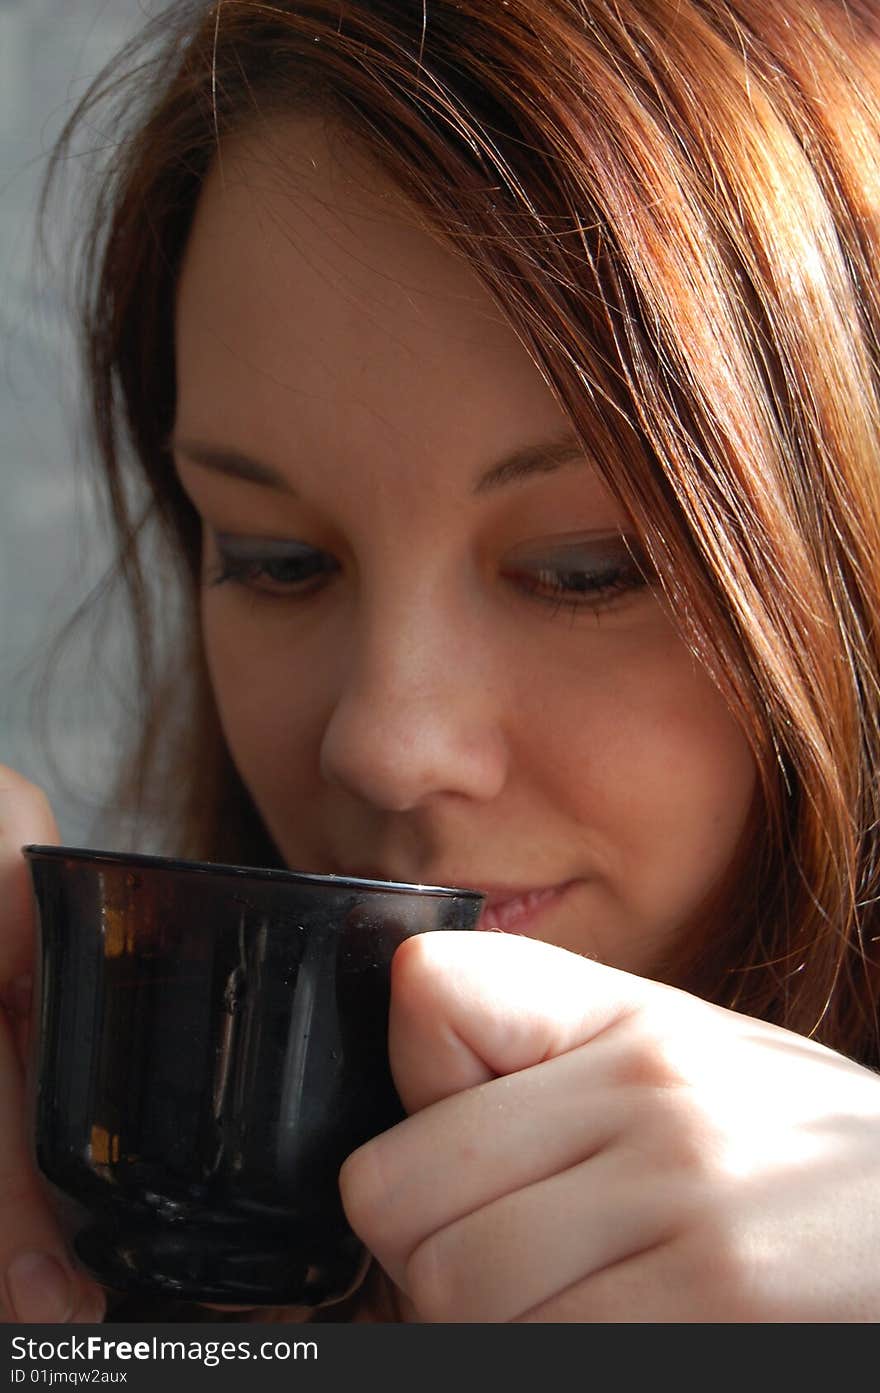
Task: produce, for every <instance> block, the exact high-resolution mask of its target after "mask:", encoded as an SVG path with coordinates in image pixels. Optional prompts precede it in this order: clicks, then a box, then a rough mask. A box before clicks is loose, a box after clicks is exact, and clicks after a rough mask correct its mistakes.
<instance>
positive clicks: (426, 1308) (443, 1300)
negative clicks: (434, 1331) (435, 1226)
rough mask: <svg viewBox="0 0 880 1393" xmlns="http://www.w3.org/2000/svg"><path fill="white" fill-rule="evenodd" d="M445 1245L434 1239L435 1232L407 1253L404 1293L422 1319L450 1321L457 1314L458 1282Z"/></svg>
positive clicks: (435, 1237)
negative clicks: (408, 1254) (407, 1295)
mask: <svg viewBox="0 0 880 1393" xmlns="http://www.w3.org/2000/svg"><path fill="white" fill-rule="evenodd" d="M446 1247H447V1245H445V1244H441V1243H440V1242H439V1241H438V1237H437V1235H433V1236H432V1237H430V1238H426V1239H425V1240H424V1242H423V1243H420V1244H419V1246H418V1247H417V1248H416V1249H415V1251H414V1252H413V1253H412V1254H411V1256H410V1258H409V1261H408V1262H407V1265H406V1286H407V1292H408V1294H409V1297H410V1300H411V1301H412V1303H413V1305H414V1306H415V1308H416V1310H417V1311H418V1313H419V1317H420V1319H421V1320H423V1321H428V1322H437V1323H439V1322H444V1321H451V1320H454V1319H455V1318H456V1315H457V1308H456V1292H457V1290H458V1285H459V1284H458V1283H457V1281H456V1279H455V1270H454V1265H453V1263H451V1262H450V1261H449V1253H448V1252H446V1251H445V1249H446ZM441 1248H443V1249H444V1251H443V1252H441Z"/></svg>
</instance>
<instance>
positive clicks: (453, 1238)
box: [402, 1147, 693, 1323]
mask: <svg viewBox="0 0 880 1393" xmlns="http://www.w3.org/2000/svg"><path fill="white" fill-rule="evenodd" d="M692 1204H693V1197H689V1198H688V1197H686V1195H685V1193H684V1191H683V1190H682V1187H681V1186H678V1185H675V1184H674V1183H668V1182H665V1183H664V1182H662V1181H661V1182H658V1183H654V1184H645V1176H644V1161H643V1158H641V1157H639V1156H635V1155H633V1154H629V1155H627V1153H625V1152H624V1153H621V1150H620V1148H617V1147H609V1148H607V1149H606V1150H604V1151H602V1152H601V1153H599V1154H598V1155H597V1156H594V1157H592V1158H591V1159H590V1160H588V1161H585V1162H582V1163H581V1164H579V1165H576V1166H572V1167H570V1168H569V1169H568V1170H565V1171H561V1172H559V1173H557V1174H555V1175H551V1176H548V1177H547V1178H546V1179H544V1180H542V1181H539V1182H538V1183H536V1184H534V1185H529V1186H526V1187H525V1188H523V1189H519V1190H515V1191H513V1192H512V1193H510V1194H506V1195H504V1196H502V1197H501V1198H500V1199H498V1200H495V1201H494V1202H493V1203H491V1204H488V1205H485V1206H483V1207H482V1208H480V1209H478V1210H476V1211H475V1212H474V1213H473V1214H469V1215H467V1216H465V1217H464V1218H462V1219H459V1220H457V1221H456V1222H455V1223H452V1224H448V1225H446V1226H445V1227H444V1228H441V1229H439V1230H438V1231H437V1232H436V1233H434V1234H432V1235H431V1237H430V1238H429V1239H427V1240H426V1241H425V1242H424V1243H422V1244H421V1245H420V1246H419V1247H418V1248H416V1249H415V1251H414V1252H413V1254H412V1255H411V1257H410V1259H409V1262H408V1263H407V1265H406V1271H405V1274H404V1279H403V1282H402V1286H403V1289H404V1290H405V1291H406V1293H407V1295H408V1296H409V1297H410V1299H411V1300H412V1302H413V1304H414V1305H415V1307H416V1309H417V1311H418V1312H419V1315H420V1317H421V1318H422V1319H423V1320H429V1321H444V1322H459V1321H468V1322H471V1321H479V1322H488V1323H494V1322H498V1321H512V1320H516V1319H518V1318H520V1317H522V1316H524V1315H525V1314H526V1313H527V1312H529V1311H530V1310H533V1309H536V1308H539V1307H546V1305H547V1303H548V1302H550V1301H551V1300H552V1299H553V1298H555V1297H560V1296H561V1295H562V1294H563V1293H564V1292H566V1291H567V1290H569V1289H570V1288H572V1287H574V1286H577V1285H578V1284H580V1283H582V1282H583V1281H584V1280H585V1279H588V1278H590V1277H592V1276H593V1274H594V1273H597V1272H601V1271H603V1270H605V1269H606V1268H608V1267H610V1266H614V1265H616V1264H618V1263H620V1262H622V1261H623V1260H625V1259H627V1258H630V1257H632V1256H634V1255H635V1254H643V1253H645V1252H646V1251H651V1250H654V1249H659V1248H660V1247H661V1246H664V1247H665V1246H666V1245H668V1244H669V1243H671V1242H673V1241H674V1240H675V1238H676V1236H677V1235H678V1232H679V1231H680V1230H681V1229H682V1228H683V1226H684V1223H685V1220H686V1215H687V1213H688V1212H689V1210H690V1208H692Z"/></svg>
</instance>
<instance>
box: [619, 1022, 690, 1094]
mask: <svg viewBox="0 0 880 1393" xmlns="http://www.w3.org/2000/svg"><path fill="white" fill-rule="evenodd" d="M627 1035H628V1038H627V1039H626V1041H625V1048H624V1049H623V1050H621V1051H620V1053H619V1057H618V1060H617V1063H616V1066H615V1082H616V1083H617V1084H619V1085H621V1086H623V1087H633V1088H638V1089H661V1090H666V1089H675V1088H681V1087H684V1086H686V1085H687V1084H688V1082H689V1071H688V1066H687V1061H686V1058H685V1057H684V1054H685V1051H683V1050H682V1045H681V1042H680V1039H679V1037H678V1036H677V1035H676V1034H675V1032H674V1031H670V1030H669V1029H668V1028H665V1027H664V1026H663V1024H662V1023H660V1022H655V1021H654V1020H653V1019H651V1018H649V1017H648V1016H647V1014H646V1013H644V1012H640V1013H638V1015H636V1016H633V1017H631V1018H630V1020H629V1022H628V1024H627Z"/></svg>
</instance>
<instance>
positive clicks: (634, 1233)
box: [0, 0, 880, 1322]
mask: <svg viewBox="0 0 880 1393" xmlns="http://www.w3.org/2000/svg"><path fill="white" fill-rule="evenodd" d="M179 8H180V7H179V6H176V7H175V11H174V12H175V15H177V14H178V12H179ZM171 23H172V20H171V19H170V18H167V19H162V20H161V21H160V22H159V23H158V26H157V28H158V31H159V32H160V33H161V34H162V35H164V36H165V38H166V43H165V46H164V47H163V49H162V52H161V54H160V56H159V59H158V60H157V66H156V67H155V68H140V69H139V76H138V79H137V81H135V78H134V76H132V75H129V76H128V77H126V78H120V77H119V76H118V74H116V73H114V74H113V75H111V77H110V78H109V79H108V81H107V83H106V84H105V90H104V91H103V93H102V92H101V91H100V90H98V91H97V92H96V93H94V94H93V95H92V97H91V98H89V99H88V100H87V103H86V105H85V108H84V110H85V111H88V112H90V113H92V111H93V106H94V104H95V103H97V101H98V99H99V98H100V97H101V96H102V95H103V96H104V97H108V96H113V95H115V94H118V93H119V92H122V93H123V94H124V95H125V96H126V100H127V99H128V94H131V93H133V94H134V96H135V98H136V99H137V101H138V102H146V106H143V105H135V107H134V108H133V110H132V112H131V113H130V114H129V120H130V122H131V126H130V129H131V132H132V133H131V136H130V137H129V138H127V139H124V140H123V141H121V142H120V144H119V153H118V155H117V156H116V158H115V160H114V162H113V165H112V167H111V168H110V170H109V173H108V176H107V182H106V184H105V185H104V189H103V193H102V195H101V197H100V199H99V205H98V212H97V220H96V223H95V227H94V230H93V231H92V232H91V233H90V238H89V242H88V244H87V245H88V246H89V248H90V260H89V262H88V263H87V265H86V276H85V280H84V287H85V291H86V296H85V324H86V330H87V344H88V353H89V365H90V372H91V380H92V384H93V403H94V415H95V421H96V425H97V434H98V441H99V444H100V448H101V455H102V459H103V462H104V466H105V470H106V474H107V478H108V480H109V487H110V495H111V499H112V501H113V504H114V507H115V514H116V518H117V524H118V527H119V531H120V537H121V541H122V567H123V571H124V574H125V577H126V579H127V580H128V582H129V585H130V591H131V595H132V598H133V600H134V603H135V612H136V615H137V621H138V630H139V634H140V637H141V642H142V649H141V651H142V663H143V672H142V676H143V681H144V683H145V690H147V691H148V692H149V693H150V696H151V704H150V708H149V719H148V720H147V722H146V725H145V731H144V737H143V743H142V747H141V751H140V757H139V760H138V763H137V769H136V777H135V778H134V779H133V783H134V785H135V786H136V788H137V790H139V791H140V793H141V795H142V796H143V791H144V790H146V789H149V788H151V787H153V788H154V787H156V786H157V785H156V783H155V782H153V783H151V779H152V780H153V781H155V780H157V779H158V780H161V797H162V800H163V808H164V810H165V812H166V815H167V816H168V818H169V822H168V826H169V848H171V849H173V850H175V851H176V852H179V853H183V852H187V853H190V854H195V855H199V856H210V857H215V858H217V859H222V860H230V859H235V860H238V861H256V862H258V863H263V864H271V863H272V862H273V861H274V862H275V863H281V864H288V865H293V866H297V867H300V868H303V869H308V870H315V871H323V872H328V871H330V872H340V873H360V874H370V875H381V876H390V877H395V878H404V879H417V880H423V881H427V880H430V881H435V882H438V881H439V882H441V883H456V882H457V883H463V884H468V885H473V886H477V887H480V888H483V889H484V890H485V891H486V892H487V895H488V901H489V903H488V909H487V912H486V918H485V927H487V928H496V929H500V930H501V931H502V932H500V933H489V934H480V935H465V936H458V935H429V936H425V937H424V938H421V939H418V938H417V939H415V940H412V941H411V942H410V943H408V944H406V945H404V948H402V949H401V950H400V951H399V953H398V955H397V957H396V959H395V970H394V984H393V996H392V1014H391V1026H390V1042H389V1047H390V1053H391V1059H392V1066H393V1068H394V1071H395V1077H396V1081H397V1083H398V1087H399V1090H400V1092H401V1095H402V1097H403V1100H404V1103H405V1105H406V1107H407V1111H408V1112H409V1113H410V1116H409V1117H408V1118H407V1120H406V1121H405V1122H404V1123H402V1124H401V1125H400V1126H399V1127H397V1128H394V1129H392V1130H391V1131H390V1132H388V1133H385V1134H384V1135H383V1136H382V1137H380V1138H377V1139H376V1140H375V1141H373V1142H371V1143H369V1144H368V1145H367V1146H366V1147H364V1148H362V1149H361V1151H359V1152H358V1153H356V1154H355V1155H354V1156H353V1157H352V1158H350V1160H349V1161H348V1162H347V1163H346V1166H345V1167H344V1168H343V1172H342V1175H341V1180H340V1183H341V1186H342V1193H343V1198H344V1201H345V1204H346V1207H347V1210H348V1213H349V1217H350V1219H351V1222H352V1224H353V1226H354V1227H355V1229H356V1230H357V1231H358V1232H359V1233H360V1234H361V1236H362V1237H363V1238H364V1241H365V1242H366V1244H367V1246H368V1247H369V1248H370V1250H371V1251H372V1252H373V1253H374V1254H375V1256H376V1258H377V1267H376V1269H375V1272H376V1274H377V1279H376V1280H375V1281H374V1283H373V1286H372V1288H370V1289H365V1291H364V1292H363V1293H362V1294H361V1295H360V1298H359V1299H356V1300H355V1301H354V1302H353V1303H352V1305H351V1306H350V1307H348V1308H346V1311H345V1317H346V1318H351V1319H412V1320H463V1319H467V1320H478V1321H506V1320H538V1321H547V1320H549V1321H556V1320H566V1321H588V1322H595V1321H607V1320H633V1319H635V1320H649V1321H656V1320H661V1321H701V1320H712V1321H715V1320H733V1321H752V1320H797V1321H804V1320H806V1321H824V1320H847V1321H848V1320H872V1319H876V1318H877V1316H878V1314H880V1260H878V1257H877V1252H878V1243H877V1237H878V1234H877V1232H876V1230H877V1228H878V1227H880V1220H878V1219H877V1218H876V1217H875V1216H876V1215H877V1207H876V1202H875V1197H876V1193H877V1185H878V1182H880V1084H878V1081H877V1078H876V1076H875V1074H874V1073H873V1072H872V1070H873V1069H875V1068H876V1067H877V1064H878V1062H880V1059H878V1035H877V1000H878V968H877V961H876V950H875V946H874V944H875V939H876V936H877V932H878V931H877V927H876V925H877V910H876V900H877V864H878V854H877V853H878V846H877V828H878V810H877V779H876V770H877V767H878V759H877V746H878V667H880V665H878V641H877V633H876V621H875V618H874V616H875V615H876V614H877V613H880V593H878V592H880V577H878V568H877V561H876V557H877V555H878V549H880V487H878V477H880V476H878V463H880V405H878V377H877V363H878V347H880V305H878V290H877V287H878V285H880V276H878V271H880V267H878V260H880V258H878V243H877V228H878V221H877V219H878V212H880V161H878V150H880V142H878V135H880V20H878V16H877V13H876V10H875V7H874V6H873V5H871V4H869V3H868V2H867V0H862V3H855V4H854V3H848V4H843V3H842V2H841V3H837V0H777V3H775V4H774V5H773V6H767V5H765V4H764V0H733V3H722V2H721V0H668V3H667V0H628V3H627V0H621V3H616V4H610V3H604V0H503V3H498V0H467V3H461V4H459V3H456V4H452V3H439V0H438V3H434V4H433V5H426V6H420V5H414V4H409V3H401V2H400V0H374V3H367V0H362V2H361V3H357V2H355V0H352V2H349V0H346V3H344V4H342V3H340V0H303V3H299V2H298V0H285V3H283V4H279V5H276V6H274V7H272V8H268V7H265V6H261V5H257V4H254V3H249V0H227V3H224V4H217V5H215V6H213V7H212V8H211V9H210V10H206V9H205V7H204V6H202V5H198V6H196V7H194V8H190V9H189V10H187V12H186V13H185V14H184V15H183V17H182V18H181V19H180V21H179V27H177V28H175V29H174V31H173V33H172V32H171V31H170V26H171ZM174 23H175V25H177V24H178V21H177V20H175V21H174ZM82 115H83V113H82V112H81V113H80V119H81V117H82ZM90 119H91V120H94V116H93V115H91V116H90ZM116 119H117V118H115V117H114V125H113V132H114V138H115V137H116V135H117V125H116ZM129 453H130V454H131V455H132V456H133V461H132V463H133V477H134V479H135V480H136V481H139V483H138V482H136V483H132V478H131V477H130V472H131V471H130V470H129V464H128V462H127V460H126V458H125V457H126V456H127V455H128V454H129ZM138 488H140V493H138ZM144 500H145V503H146V507H147V509H148V513H149V515H150V516H152V517H154V518H155V519H156V520H158V522H159V524H160V528H161V532H162V536H163V537H164V540H165V542H166V544H167V546H168V555H169V557H170V558H172V559H173V561H174V562H175V564H177V570H178V575H179V577H180V579H181V582H182V587H183V590H184V593H185V594H186V596H187V597H188V600H189V605H190V608H189V614H190V620H189V622H190V629H189V633H188V636H187V635H184V636H182V637H181V641H180V644H179V645H178V647H177V649H176V650H175V664H176V666H175V670H174V676H175V680H176V686H175V688H174V690H175V691H179V683H180V677H181V664H182V661H183V660H182V658H181V654H185V655H186V661H187V663H188V665H189V672H190V675H191V678H192V685H191V692H192V696H191V701H190V703H189V705H188V706H187V707H186V709H185V710H184V709H183V708H182V706H181V704H180V702H179V701H178V702H177V704H176V705H172V704H170V703H169V701H168V700H167V698H165V699H164V704H163V697H162V680H161V674H160V673H159V672H158V670H157V667H156V662H155V653H156V651H157V649H158V640H157V639H156V633H157V623H156V616H151V613H150V605H149V597H150V593H151V591H150V583H148V581H149V582H151V580H152V577H153V576H154V575H155V574H157V572H158V573H159V574H164V573H162V572H161V571H159V565H160V563H159V562H157V560H156V558H155V553H154V554H153V555H152V559H151V561H150V567H151V568H152V569H151V573H150V576H149V577H145V574H144V570H143V569H140V568H139V566H138V562H137V550H136V547H137V543H138V541H139V538H140V536H141V534H142V532H143V530H144V529H143V527H141V526H140V525H139V514H138V508H139V507H141V506H144ZM180 563H182V565H181V564H180ZM170 574H171V573H170V567H169V576H168V581H167V584H165V583H164V582H163V585H162V587H160V594H159V597H158V603H159V604H160V605H167V603H168V597H169V593H170V584H171V580H170ZM160 737H161V738H160ZM169 786H173V788H174V790H175V797H176V798H177V804H176V807H174V808H172V806H171V803H172V799H171V797H170V796H169V792H168V790H169ZM4 798H5V801H6V805H7V813H6V815H5V817H4V822H3V827H4V834H3V835H4V841H3V846H4V853H3V854H4V857H5V871H4V874H5V877H6V880H7V883H8V884H9V885H10V886H11V887H14V893H15V895H16V896H17V897H18V899H17V901H16V903H17V904H18V905H19V906H20V908H19V909H18V911H17V912H14V913H12V914H11V915H8V916H7V923H6V925H5V927H4V934H3V939H2V942H3V951H4V960H3V979H4V980H5V981H9V982H12V981H13V980H15V979H16V978H17V977H18V976H20V975H21V974H22V973H25V972H26V971H27V964H28V956H29V942H30V938H29V935H30V928H29V921H28V915H27V913H26V910H25V907H24V906H25V905H26V895H25V880H24V874H23V869H22V866H21V863H20V860H19V858H18V854H17V848H18V846H19V845H20V844H21V843H22V842H25V841H40V840H43V841H45V840H49V839H50V838H51V836H52V830H53V829H52V825H51V821H50V814H49V813H48V812H47V811H46V809H45V807H44V804H43V803H42V802H41V800H40V798H39V795H37V794H36V793H35V792H34V791H33V790H31V789H29V788H28V787H26V786H24V785H23V784H22V783H21V781H19V780H18V779H17V778H16V777H15V776H13V775H12V774H10V775H9V779H8V783H7V787H6V791H5V794H4ZM173 812H177V813H178V814H179V820H178V823H177V824H174V823H173V821H172V820H171V814H172V813H173ZM429 940H430V941H429ZM7 1005H8V1012H9V1014H10V1016H11V1015H12V1014H13V1012H14V1007H13V1002H12V994H11V992H10V993H9V994H8V997H7ZM10 1028H11V1026H10ZM2 1077H3V1080H4V1084H3V1087H4V1098H3V1103H2V1106H3V1114H2V1115H3V1118H4V1122H3V1125H2V1126H0V1134H2V1135H3V1136H4V1137H5V1138H7V1140H6V1141H5V1142H4V1146H5V1147H6V1152H7V1154H6V1157H5V1161H4V1166H3V1173H4V1175H5V1176H6V1177H8V1181H7V1184H6V1186H5V1187H4V1194H5V1195H7V1196H8V1197H9V1202H8V1207H9V1210H10V1212H9V1214H8V1215H4V1222H3V1224H2V1225H0V1234H2V1235H3V1237H2V1250H3V1251H2V1259H3V1264H4V1270H5V1271H6V1273H7V1276H6V1279H5V1287H4V1298H5V1301H6V1304H7V1309H8V1310H9V1311H10V1318H16V1319H47V1320H53V1319H80V1320H82V1319H94V1318H95V1313H96V1311H97V1310H100V1309H103V1300H104V1298H103V1296H102V1295H101V1293H100V1292H98V1290H97V1289H96V1288H95V1287H94V1286H92V1285H90V1284H89V1283H87V1282H86V1281H85V1280H84V1279H83V1278H81V1277H80V1276H79V1275H76V1274H73V1273H72V1272H71V1270H70V1268H69V1267H68V1266H67V1264H66V1260H65V1259H64V1258H63V1255H62V1253H61V1249H60V1245H59V1240H58V1238H57V1235H56V1234H55V1233H54V1231H53V1230H52V1228H51V1225H50V1221H49V1219H48V1217H47V1215H46V1213H45V1210H44V1208H43V1207H42V1204H41V1201H40V1200H39V1198H38V1195H37V1192H36V1190H35V1188H34V1186H33V1182H32V1179H31V1177H30V1175H29V1172H28V1170H27V1166H26V1162H25V1160H24V1157H23V1142H22V1139H21V1123H20V1100H19V1092H20V1089H19V1082H18V1071H17V1068H16V1065H15V1062H14V1055H13V1050H12V1045H11V1040H7V1042H6V1053H5V1056H4V1060H3V1073H2ZM38 1253H39V1254H42V1255H43V1256H42V1257H40V1258H39V1259H38V1258H37V1257H36V1256H35V1255H36V1254H38ZM383 1273H384V1274H385V1275H384V1276H383V1275H382V1274H383ZM300 1314H301V1313H300ZM257 1318H265V1313H263V1314H262V1315H260V1313H258V1315H257Z"/></svg>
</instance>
